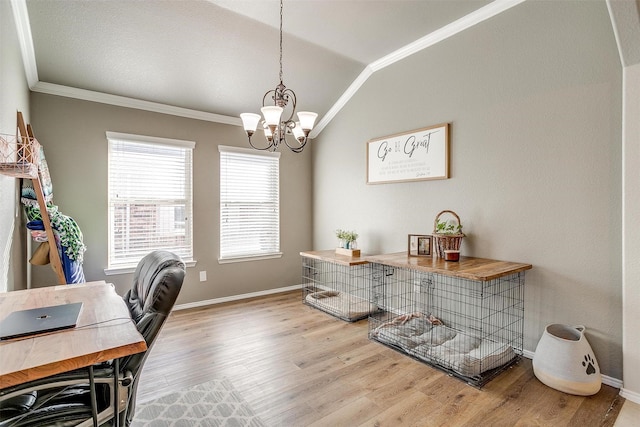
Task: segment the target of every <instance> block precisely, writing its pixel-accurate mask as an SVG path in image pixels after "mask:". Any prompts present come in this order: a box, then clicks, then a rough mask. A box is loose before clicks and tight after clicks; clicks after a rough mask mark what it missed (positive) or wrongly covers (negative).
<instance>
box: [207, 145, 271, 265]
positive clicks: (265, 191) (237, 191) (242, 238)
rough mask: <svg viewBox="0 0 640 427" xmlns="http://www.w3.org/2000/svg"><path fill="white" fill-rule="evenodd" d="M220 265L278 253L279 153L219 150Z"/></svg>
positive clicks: (221, 148)
mask: <svg viewBox="0 0 640 427" xmlns="http://www.w3.org/2000/svg"><path fill="white" fill-rule="evenodd" d="M218 151H220V262H225V261H227V262H230V261H242V260H246V259H256V258H275V257H279V256H281V255H282V253H280V190H279V188H280V181H279V175H280V153H270V152H263V151H255V150H248V149H244V148H234V147H225V146H218Z"/></svg>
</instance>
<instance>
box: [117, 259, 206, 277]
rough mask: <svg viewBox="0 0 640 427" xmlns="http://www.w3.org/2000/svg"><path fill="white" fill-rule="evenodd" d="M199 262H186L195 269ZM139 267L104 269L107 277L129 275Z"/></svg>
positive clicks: (125, 266) (127, 266)
mask: <svg viewBox="0 0 640 427" xmlns="http://www.w3.org/2000/svg"><path fill="white" fill-rule="evenodd" d="M197 263H198V261H196V260H190V261H184V264H185V265H186V266H187V267H195V266H196V264H197ZM136 267H137V265H123V266H121V267H110V268H105V269H104V274H105V276H115V275H116V274H128V273H133V272H134V271H136Z"/></svg>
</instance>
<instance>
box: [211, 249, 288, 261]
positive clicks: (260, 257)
mask: <svg viewBox="0 0 640 427" xmlns="http://www.w3.org/2000/svg"><path fill="white" fill-rule="evenodd" d="M274 258H282V252H276V253H274V254H267V255H249V256H242V257H235V258H218V264H231V263H234V262H247V261H260V260H263V259H274Z"/></svg>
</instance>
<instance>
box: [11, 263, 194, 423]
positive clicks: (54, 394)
mask: <svg viewBox="0 0 640 427" xmlns="http://www.w3.org/2000/svg"><path fill="white" fill-rule="evenodd" d="M184 275H185V266H184V263H183V262H182V261H181V260H180V258H179V257H178V256H176V255H174V254H172V253H171V252H167V251H154V252H152V253H150V254H148V255H147V256H145V257H144V258H143V259H142V260H141V261H140V263H139V264H138V266H137V268H136V271H135V273H134V276H133V286H132V288H131V289H130V290H129V291H128V292H127V294H126V295H125V296H124V300H125V303H126V304H127V306H128V307H129V312H130V314H131V318H132V319H133V321H134V323H135V324H136V327H137V328H138V331H139V332H140V334H141V335H142V336H143V337H144V339H145V341H146V343H147V350H146V351H145V352H142V353H138V354H134V355H131V356H126V357H123V358H120V359H118V360H113V361H110V362H108V363H103V364H100V365H95V366H92V367H91V368H89V369H87V368H82V369H78V370H75V371H71V372H68V373H64V374H59V375H54V376H51V377H47V378H42V379H40V380H36V381H31V382H29V383H26V384H21V385H18V386H14V387H9V388H6V389H3V390H0V427H9V426H10V427H20V426H30V427H35V426H52V425H53V426H77V425H82V426H85V425H86V426H92V425H121V426H125V425H126V426H128V425H129V424H130V423H131V420H132V419H133V415H134V411H135V402H136V391H137V388H138V380H139V377H140V372H141V371H142V366H143V364H144V362H145V360H146V359H147V356H148V355H149V352H150V350H151V347H152V346H153V343H154V341H155V339H156V337H157V336H158V333H159V332H160V329H161V328H162V325H163V324H164V322H165V320H166V319H167V316H168V315H169V313H170V312H171V309H172V308H173V305H174V303H175V301H176V299H177V297H178V294H179V292H180V288H181V287H182V282H183V280H184ZM116 378H117V379H116ZM116 381H117V384H118V387H114V383H116ZM90 384H93V385H94V386H93V387H91V386H90ZM116 397H117V398H116ZM116 401H117V402H118V405H117V406H118V413H117V414H116V415H115V416H114V412H115V411H114V407H115V406H116V405H114V402H116Z"/></svg>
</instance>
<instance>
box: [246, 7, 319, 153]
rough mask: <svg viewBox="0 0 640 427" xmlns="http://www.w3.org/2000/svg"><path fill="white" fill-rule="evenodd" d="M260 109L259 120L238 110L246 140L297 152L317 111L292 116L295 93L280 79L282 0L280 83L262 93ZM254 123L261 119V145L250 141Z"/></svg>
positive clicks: (265, 146)
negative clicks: (263, 140)
mask: <svg viewBox="0 0 640 427" xmlns="http://www.w3.org/2000/svg"><path fill="white" fill-rule="evenodd" d="M267 98H270V99H267ZM260 111H261V112H262V114H263V116H264V119H263V120H261V119H262V117H261V116H260V115H259V114H254V113H242V114H240V118H241V119H242V125H243V127H244V130H245V132H246V133H247V137H248V138H249V144H250V145H251V146H252V147H253V148H255V149H256V150H269V151H276V150H277V149H278V147H279V146H280V144H282V143H284V144H285V145H286V146H287V147H289V149H290V150H291V151H293V152H294V153H301V152H302V150H303V149H304V146H305V144H306V143H307V137H308V136H309V132H311V129H313V124H314V123H315V121H316V117H318V114H316V113H312V112H309V111H299V112H298V121H295V120H294V118H293V116H294V114H295V112H296V94H295V92H294V91H293V90H291V89H287V87H286V86H285V85H284V83H282V0H280V84H279V85H277V86H276V88H275V89H273V90H270V91H268V92H267V93H265V94H264V96H263V97H262V108H261V109H260ZM258 123H261V126H262V129H263V130H264V136H265V138H266V140H267V143H266V145H264V146H256V145H253V142H252V141H251V137H252V136H253V134H254V133H255V131H256V129H257V128H258ZM287 135H293V140H294V141H295V142H292V143H291V144H290V143H289V142H288V141H287Z"/></svg>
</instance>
